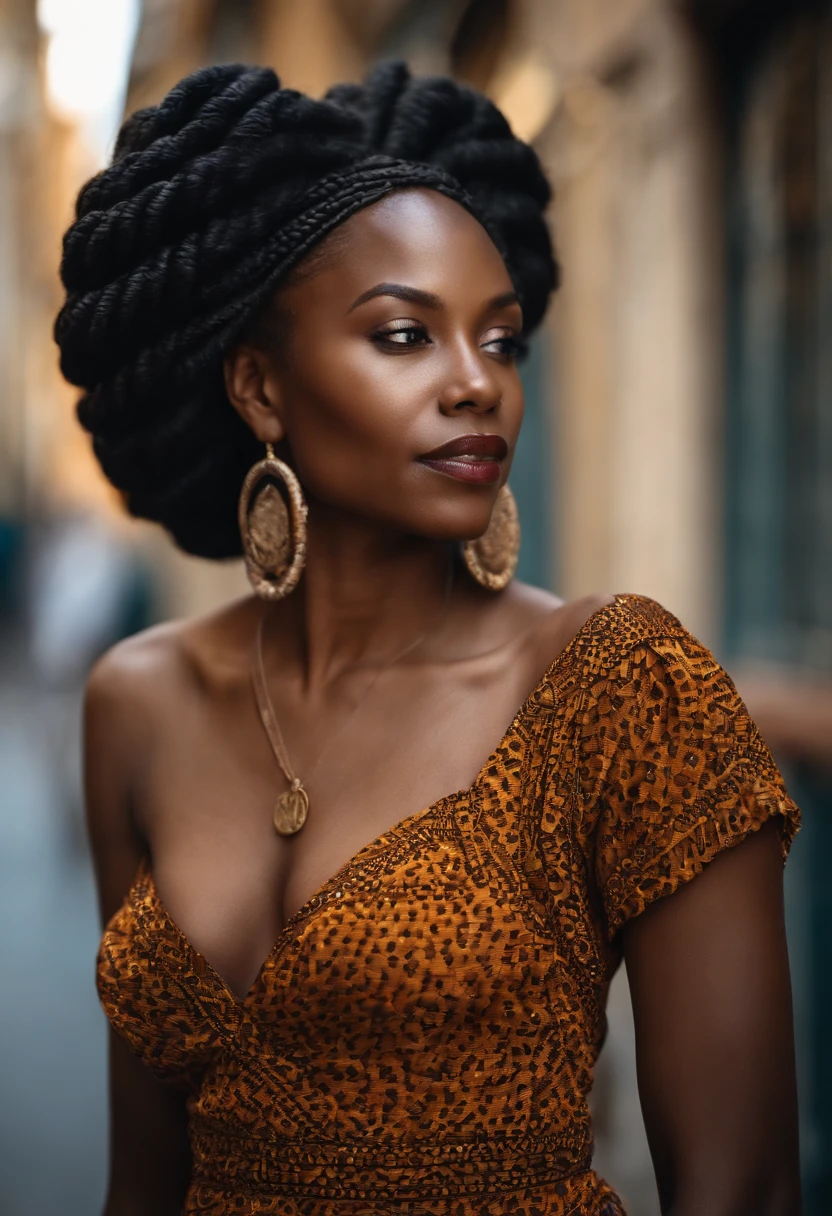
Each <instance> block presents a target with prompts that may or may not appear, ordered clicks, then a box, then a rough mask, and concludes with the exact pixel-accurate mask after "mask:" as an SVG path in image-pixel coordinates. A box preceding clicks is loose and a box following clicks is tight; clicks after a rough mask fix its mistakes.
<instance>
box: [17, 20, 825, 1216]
mask: <svg viewBox="0 0 832 1216" xmlns="http://www.w3.org/2000/svg"><path fill="white" fill-rule="evenodd" d="M390 55H394V56H403V57H405V58H406V59H408V60H409V62H410V63H411V65H412V66H413V68H414V69H415V70H416V71H419V72H443V73H452V74H453V75H455V76H456V77H458V78H460V79H462V80H466V81H469V82H471V83H472V84H474V85H475V86H477V87H478V88H480V89H483V90H484V91H486V92H487V93H489V94H490V95H491V96H492V97H493V98H494V99H495V100H496V101H497V103H498V104H499V105H500V106H501V107H502V108H503V109H504V111H505V113H506V114H507V116H508V117H509V119H510V121H511V123H512V125H513V126H514V128H515V130H516V132H517V133H518V134H519V135H521V136H522V137H524V138H526V139H530V140H533V141H534V143H535V145H536V147H537V148H538V150H539V153H540V155H541V157H542V159H543V161H544V163H545V165H546V167H547V169H548V172H549V174H550V176H551V179H552V181H553V183H554V185H555V189H556V201H555V205H554V208H553V222H554V230H555V235H556V240H557V244H558V247H559V252H560V257H561V261H562V263H563V267H564V286H563V288H562V291H561V293H560V295H559V297H558V299H557V301H556V303H555V306H554V308H553V309H552V313H551V316H550V320H549V323H548V325H547V327H546V329H545V332H543V333H542V335H541V336H540V337H539V338H538V339H537V340H536V344H535V346H534V348H533V351H532V354H531V357H530V359H529V361H528V362H527V364H526V365H525V367H524V373H523V374H524V377H525V381H526V389H527V397H528V420H527V425H526V432H525V435H524V440H523V445H522V448H521V450H520V452H519V453H518V458H517V463H516V466H515V471H514V473H513V476H512V484H513V486H514V489H515V493H516V495H517V497H518V500H519V502H520V508H521V515H522V520H523V527H524V547H523V558H522V561H523V566H522V571H521V573H522V574H523V576H524V577H526V578H528V579H530V580H531V581H533V582H537V583H540V584H541V585H545V586H549V587H552V588H553V589H555V590H557V591H558V592H559V593H560V594H562V595H564V596H574V595H578V594H581V593H583V592H587V591H592V590H601V589H603V590H615V591H639V592H642V593H645V594H649V595H652V596H655V597H656V598H657V599H659V600H660V601H661V602H663V603H664V604H665V605H666V606H667V607H669V608H671V609H672V610H673V611H674V612H676V613H677V614H678V615H679V616H680V617H681V618H682V619H683V621H684V622H685V624H687V625H688V626H689V627H690V628H691V629H692V630H693V632H694V633H696V634H698V635H699V636H700V637H701V638H702V639H703V640H704V641H705V642H706V643H708V644H709V645H710V646H711V647H712V648H713V649H714V650H715V652H716V653H717V655H718V656H719V657H720V659H721V660H722V661H723V662H725V663H726V664H727V665H728V667H729V669H730V670H731V672H732V674H734V676H735V678H736V681H737V683H738V685H739V687H740V690H741V692H742V693H743V695H744V696H745V697H746V700H747V701H748V703H749V705H750V708H751V710H752V713H753V714H754V715H755V716H756V717H757V720H758V722H759V723H760V725H761V728H762V730H763V733H764V735H765V736H766V737H767V739H768V741H769V742H770V744H771V745H772V747H773V748H774V750H775V752H776V754H777V757H778V759H779V761H780V763H781V764H782V765H783V767H784V769H785V770H786V773H787V776H788V779H789V784H790V787H791V789H792V792H793V794H794V795H795V797H796V798H797V799H798V801H799V802H800V803H801V805H802V807H803V808H804V814H805V823H804V828H803V830H802V832H801V834H800V836H799V838H798V841H797V844H796V846H795V849H794V852H793V855H792V860H791V862H790V865H789V867H788V869H787V899H788V916H789V934H790V940H791V951H792V966H793V976H794V988H795V1010H796V1019H797V1037H798V1050H799V1056H800V1061H799V1063H800V1086H801V1097H800V1100H801V1117H802V1138H803V1150H802V1151H803V1171H804V1179H805V1187H806V1213H807V1216H821V1214H822V1213H826V1212H828V1210H829V1209H828V1201H829V1195H830V1194H831V1193H832V1022H831V1021H830V1019H829V1016H828V1010H829V1007H830V998H832V954H831V950H832V947H831V946H830V943H831V942H832V895H831V894H830V891H831V890H832V887H830V883H829V880H828V874H829V863H830V859H832V401H831V400H830V389H832V3H830V2H829V0H823V3H810V2H808V0H803V2H801V0H688V2H687V3H683V2H681V0H680V2H675V0H144V3H142V2H141V0H39V2H36V0H0V663H2V676H3V679H2V685H0V731H2V734H1V735H0V924H2V925H3V926H4V930H3V933H2V938H1V939H0V941H1V942H2V945H1V946H0V949H2V977H3V978H2V985H0V1023H1V1029H0V1073H2V1081H1V1082H0V1095H2V1096H1V1097H0V1211H2V1212H3V1213H4V1214H5V1216H46V1214H51V1213H54V1212H58V1211H59V1212H61V1213H62V1216H90V1214H92V1213H95V1212H96V1211H98V1210H99V1206H100V1202H101V1198H102V1194H103V1188H104V1175H105V1155H106V1097H105V1069H104V1019H103V1015H102V1014H101V1013H100V1011H99V1009H98V1005H97V1001H96V997H95V992H94V987H93V968H94V957H95V952H96V948H97V942H98V936H99V926H98V924H97V916H96V908H95V898H94V892H93V886H92V879H91V873H90V867H89V861H88V856H87V851H86V845H85V842H84V833H83V818H82V809H81V796H80V777H79V707H80V697H81V690H82V686H83V681H84V677H85V673H86V671H87V669H88V668H89V665H90V663H91V662H92V661H93V660H94V659H95V657H96V656H97V655H98V654H99V653H101V651H102V650H103V649H105V648H106V647H107V646H109V645H110V644H112V643H113V642H114V641H115V640H117V639H118V638H119V637H121V636H124V635H125V634H127V633H130V632H132V631H134V630H136V629H139V628H142V627H144V626H146V625H148V624H150V623H152V622H153V621H156V620H158V619H160V618H164V617H168V616H180V615H184V614H190V613H195V612H202V611H205V610H207V609H209V608H211V607H213V606H214V605H216V604H217V603H218V602H220V601H222V600H223V599H226V598H230V597H232V596H233V595H236V594H237V593H239V592H240V591H242V590H244V589H245V586H246V584H245V580H244V578H243V575H242V572H241V569H240V568H239V566H238V565H237V564H233V563H232V564H210V563H205V562H200V561H197V560H194V559H190V558H187V557H184V556H183V555H181V554H178V553H176V552H175V551H174V550H173V548H172V546H171V545H170V543H169V542H168V541H167V539H166V538H165V537H164V536H163V535H162V534H161V533H159V532H158V531H157V530H155V529H153V528H151V527H150V526H146V525H143V524H140V523H136V522H134V521H129V520H127V519H126V518H125V517H124V516H123V514H122V512H121V510H120V506H119V503H118V500H117V498H116V496H115V495H114V494H113V493H112V492H111V491H110V490H109V488H108V487H107V485H106V484H105V483H104V481H103V479H102V477H101V475H100V473H99V471H98V469H97V466H96V465H95V464H94V462H93V460H92V458H91V455H90V451H89V445H88V442H87V439H86V437H85V436H84V435H83V433H82V432H81V430H80V428H79V427H78V426H77V424H76V423H75V421H74V415H73V404H74V393H73V391H71V390H70V389H68V387H67V386H66V385H65V384H63V383H62V381H61V379H60V377H59V374H58V371H57V366H56V352H55V348H54V346H53V344H52V340H51V325H52V320H53V317H54V314H55V312H56V310H57V308H58V306H59V303H60V291H59V285H58V280H57V274H56V268H57V264H58V259H59V250H60V238H61V234H62V232H63V230H64V229H65V227H66V226H67V224H68V222H69V220H70V214H71V207H72V203H73V199H74V195H75V193H76V191H77V190H78V188H79V186H80V185H81V183H82V182H83V181H84V180H85V179H86V178H87V177H88V176H89V175H90V174H91V173H93V172H94V171H95V170H96V169H97V168H99V167H100V166H101V165H102V164H103V162H104V160H105V159H106V157H107V155H108V153H109V150H110V149H111V147H112V142H113V138H114V134H115V130H116V128H117V125H118V123H119V121H120V118H121V116H122V115H123V113H124V111H125V109H126V110H132V109H134V108H136V107H138V106H142V105H146V104H149V103H151V102H155V101H158V100H159V99H160V98H161V97H162V95H163V94H164V93H165V91H166V90H167V89H168V88H169V87H170V86H171V85H173V84H174V83H175V82H176V81H177V80H178V79H179V78H180V77H181V76H182V75H184V74H185V73H186V72H189V71H191V70H192V69H194V68H196V67H198V66H201V65H203V64H208V63H212V62H222V61H229V60H244V61H249V62H259V63H267V64H271V65H273V66H274V67H275V68H276V69H277V71H278V73H279V75H280V76H281V78H282V80H283V82H284V83H285V84H287V85H291V86H294V87H297V88H300V89H303V90H306V91H309V92H311V93H313V94H320V93H321V92H323V91H324V90H325V89H326V88H327V87H328V86H329V85H330V84H331V83H333V82H334V81H336V80H343V79H354V78H357V77H359V76H360V75H361V74H362V73H363V72H364V71H365V69H366V68H367V66H368V65H370V64H371V63H372V62H373V61H375V60H377V59H379V58H383V57H386V56H390ZM610 1021H611V1029H610V1037H609V1041H608V1043H607V1046H606V1047H605V1049H604V1053H603V1056H602V1060H601V1064H600V1066H599V1070H598V1079H597V1084H596V1089H595V1097H594V1100H595V1112H596V1120H597V1130H598V1168H599V1169H600V1170H601V1171H602V1172H604V1173H606V1175H607V1176H608V1177H609V1178H610V1180H611V1181H613V1182H614V1183H615V1184H616V1185H617V1186H618V1187H619V1188H620V1190H621V1192H622V1194H623V1195H624V1196H625V1199H626V1202H627V1204H628V1211H629V1212H630V1213H631V1214H632V1216H656V1214H657V1212H658V1205H657V1201H656V1197H655V1188H654V1185H653V1182H652V1174H651V1169H650V1162H649V1156H648V1152H647V1147H646V1143H645V1140H644V1133H643V1129H642V1126H641V1119H640V1114H639V1109H638V1098H637V1093H636V1085H635V1069H634V1060H633V1046H632V1022H631V1016H630V1011H629V1003H628V996H627V985H626V978H625V977H624V976H623V975H622V976H619V977H618V979H617V980H616V983H615V985H614V988H613V992H612V996H611V1012H610ZM824 1197H825V1199H826V1202H825V1203H824Z"/></svg>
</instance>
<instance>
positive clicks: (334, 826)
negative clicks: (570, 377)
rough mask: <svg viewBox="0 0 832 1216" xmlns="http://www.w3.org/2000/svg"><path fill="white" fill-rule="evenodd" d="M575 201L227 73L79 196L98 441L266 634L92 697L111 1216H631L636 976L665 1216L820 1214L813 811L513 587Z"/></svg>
mask: <svg viewBox="0 0 832 1216" xmlns="http://www.w3.org/2000/svg"><path fill="white" fill-rule="evenodd" d="M547 201H548V189H547V186H546V183H545V180H544V178H543V176H542V173H541V171H540V168H539V165H538V163H537V160H536V158H535V156H534V154H533V153H532V151H531V150H530V149H529V148H528V147H526V146H524V145H523V144H521V143H520V142H518V141H517V140H515V139H514V138H513V137H512V135H511V132H510V130H509V129H508V127H507V124H506V123H505V121H504V120H503V119H502V117H501V116H500V114H499V113H498V112H497V111H496V110H495V109H494V107H493V106H492V105H491V104H490V103H489V102H487V101H486V100H485V99H484V98H482V97H480V96H478V95H476V94H474V93H472V92H470V91H468V90H466V89H463V88H461V87H459V86H457V85H455V84H453V83H451V82H450V81H447V80H418V81H412V80H411V79H410V78H409V75H408V73H407V71H406V69H405V68H404V67H403V66H402V65H398V64H392V65H386V66H384V67H382V68H380V69H378V70H377V71H376V72H375V73H374V74H373V75H372V76H371V77H370V79H369V80H368V81H367V83H366V84H365V85H364V86H363V87H357V86H341V87H338V88H336V89H333V90H332V91H331V93H330V94H329V95H328V97H327V98H326V99H325V100H323V101H313V100H310V99H308V98H305V97H303V96H301V95H299V94H296V93H293V92H290V91H288V90H282V89H280V88H279V86H278V82H277V80H276V78H275V77H274V75H273V73H271V72H270V71H266V70H262V69H245V68H240V67H222V68H212V69H209V70H206V71H201V72H198V73H196V74H195V75H194V76H191V77H189V78H188V79H186V80H184V81H183V82H182V83H181V84H180V85H179V86H178V87H177V88H176V89H174V90H173V91H172V93H171V94H169V96H168V97H167V98H166V99H165V101H164V102H162V104H161V105H160V106H158V107H153V108H150V109H148V110H144V111H141V112H140V113H138V114H136V115H134V116H133V117H132V118H131V119H130V120H129V121H128V122H127V123H126V124H125V126H124V128H123V130H122V133H121V135H120V138H119V141H118V144H117V147H116V153H115V157H114V161H113V164H112V165H111V166H110V167H109V168H108V169H107V170H106V171H105V172H104V173H103V174H101V175H100V176H99V177H97V178H96V179H94V180H93V181H92V182H90V183H89V184H88V185H87V187H86V188H85V189H84V191H82V193H81V196H80V198H79V203H78V213H77V220H76V223H75V224H74V225H73V227H72V228H71V229H70V231H69V232H68V234H67V238H66V242H65V248H64V260H63V266H62V272H63V278H64V282H65V285H66V288H67V292H68V298H67V302H66V305H65V307H64V309H63V310H62V312H61V315H60V317H59V319H58V323H57V328H56V334H57V339H58V342H59V344H60V347H61V355H62V366H63V369H64V372H65V374H66V375H67V376H68V378H69V379H70V380H72V381H73V382H74V383H76V384H79V385H81V386H83V388H84V390H85V394H84V396H83V398H82V400H81V402H80V406H79V412H80V417H81V421H82V422H83V423H84V425H85V426H86V427H87V428H88V429H89V430H90V431H91V432H92V435H93V438H94V444H95V450H96V452H97V454H98V457H99V459H100V461H101V463H102V465H103V467H104V470H105V472H106V473H107V475H108V476H109V477H110V478H111V480H112V481H113V482H114V484H115V485H116V486H117V487H119V488H120V489H121V490H122V491H123V493H124V494H125V496H126V500H127V503H128V505H129V507H130V509H131V510H132V511H133V512H134V513H135V514H137V515H143V516H146V517H148V518H150V519H154V520H158V521H159V522H161V523H162V524H164V525H165V526H166V527H167V528H168V530H169V531H170V532H171V533H172V535H173V537H174V539H175V540H176V541H177V542H178V543H179V545H180V546H181V547H182V548H184V549H185V550H187V551H189V552H191V553H196V554H201V555H203V556H209V557H216V558H223V557H229V556H234V555H236V554H239V553H240V552H241V550H244V551H245V554H246V558H247V563H248V568H249V573H250V575H251V577H252V583H253V586H254V588H255V591H256V592H257V594H256V595H254V596H251V597H249V598H246V599H243V600H241V601H240V602H237V603H233V604H231V605H229V606H228V607H227V608H225V609H223V610H222V611H220V612H217V613H215V614H213V615H211V616H209V617H206V618H204V619H201V620H196V621H187V622H181V623H179V622H177V623H174V624H169V625H165V626H162V627H160V628H157V629H153V630H150V631H149V632H148V633H145V634H143V635H141V636H139V637H137V638H134V639H131V640H129V641H128V642H126V643H124V644H122V645H120V646H118V647H117V648H116V649H115V650H113V651H112V652H111V653H110V654H109V655H107V656H106V657H105V658H104V659H103V661H102V662H101V663H100V664H99V665H98V667H97V668H96V670H95V671H94V672H93V674H92V677H91V679H90V682H89V692H88V701H87V735H86V737H87V744H86V754H87V792H88V807H89V824H90V833H91V839H92V844H93V850H94V855H95V861H96V867H97V873H98V881H99V884H100V897H101V906H102V911H103V916H104V920H105V923H106V930H105V934H104V938H103V941H102V946H101V953H100V957H99V972H98V982H99V990H100V993H101V997H102V1000H103V1003H104V1006H105V1009H106V1011H107V1014H108V1016H109V1018H110V1021H111V1023H112V1028H113V1032H114V1033H113V1038H112V1172H111V1181H110V1190H109V1197H108V1199H107V1206H106V1212H107V1216H128V1214H129V1216H133V1214H137V1216H139V1214H140V1216H145V1214H147V1216H151V1214H152V1216H164V1214H165V1213H174V1212H180V1211H183V1210H184V1211H185V1212H187V1213H195V1212H208V1213H215V1214H216V1216H220V1214H223V1216H224V1214H226V1213H229V1212H232V1211H233V1212H240V1213H254V1212H259V1213H263V1212H268V1213H282V1214H287V1216H288V1214H290V1213H291V1214H295V1213H314V1214H315V1216H324V1214H326V1216H329V1214H330V1213H333V1214H334V1213H354V1214H356V1216H357V1214H359V1213H362V1214H364V1213H387V1212H390V1213H392V1212H400V1213H422V1214H425V1213H430V1214H431V1216H433V1214H436V1216H440V1214H441V1216H447V1214H450V1213H455V1214H456V1213H459V1214H461V1213H489V1214H491V1213H493V1214H495V1216H496V1214H497V1213H507V1212H512V1213H514V1214H525V1216H532V1214H533V1213H534V1214H542V1213H547V1214H549V1213H551V1214H558V1216H566V1213H583V1214H586V1216H589V1214H591V1216H602V1214H603V1216H614V1214H615V1213H620V1212H621V1211H622V1210H623V1209H622V1207H621V1204H620V1200H619V1199H618V1198H617V1197H616V1196H615V1195H614V1194H613V1192H612V1191H611V1189H610V1188H609V1187H608V1186H607V1185H606V1184H605V1183H604V1182H603V1181H601V1180H600V1179H599V1178H598V1177H597V1176H596V1175H595V1174H594V1173H593V1171H592V1169H591V1155H592V1135H591V1128H590V1122H589V1116H588V1112H587V1094H588V1091H589V1089H590V1086H591V1080H592V1068H593V1064H594V1061H595V1058H596V1056H597V1052H598V1050H599V1047H600V1044H601V1041H602V1038H603V1033H604V1003H605V996H606V992H607V988H608V985H609V982H610V979H611V977H612V975H613V973H614V971H615V969H616V967H617V966H618V964H619V963H620V961H621V959H622V956H623V957H624V958H625V959H626V963H627V968H628V972H629V977H630V983H631V986H632V990H633V997H634V1005H635V1013H636V1023H637V1032H638V1066H639V1077H640V1087H641V1095H642V1103H643V1108H644V1115H645V1120H646V1124H647V1129H648V1134H649V1137H650V1144H651V1148H652V1152H653V1156H654V1160H655V1165H656V1175H657V1179H658V1186H659V1190H660V1193H661V1196H662V1204H663V1210H664V1211H665V1212H668V1213H673V1216H703V1214H704V1213H706V1212H707V1213H708V1214H709V1216H751V1214H752V1213H753V1214H754V1216H762V1214H766V1216H787V1214H788V1216H794V1213H795V1212H797V1211H798V1206H799V1199H798V1183H797V1164H796V1158H797V1153H796V1129H795V1097H794V1070H793V1061H792V1039H791V1035H792V1032H791V1020H790V997H789V980H788V966H787V960H786V949H785V944H784V931H783V914H782V899H781V870H782V859H783V855H784V852H785V849H786V847H787V846H788V844H789V843H790V841H791V838H792V836H793V833H794V831H795V829H796V810H795V808H794V806H793V804H792V803H791V802H790V801H789V799H788V797H787V795H786V793H785V791H784V789H783V786H782V783H781V781H780V778H779V775H778V773H777V771H776V769H775V767H774V765H773V763H772V760H771V757H770V755H769V753H768V751H767V750H766V748H765V746H764V744H763V743H762V742H761V740H760V738H759V736H758V734H757V733H756V731H755V729H754V726H753V724H752V723H751V722H750V721H749V719H748V716H747V714H746V711H745V709H744V707H743V705H742V702H741V701H740V700H739V699H738V697H737V695H736V692H735V690H734V688H733V686H732V684H731V682H730V680H729V679H728V677H727V676H726V675H725V673H724V672H723V671H722V670H721V669H720V668H719V666H718V665H717V664H716V663H715V662H714V660H713V659H712V657H711V656H710V655H709V654H708V652H707V650H705V648H704V647H702V646H701V645H700V644H699V643H698V642H696V641H695V640H694V639H693V638H692V637H691V636H690V635H689V634H688V633H687V632H686V631H685V630H684V629H683V627H682V626H681V625H680V624H679V622H678V621H677V620H676V619H675V618H674V617H672V616H671V615H670V614H669V613H668V612H666V611H665V610H663V609H662V608H660V607H659V606H658V605H657V604H655V603H653V602H652V601H650V600H646V599H644V598H641V597H638V596H607V595H599V596H594V597H589V598H584V599H581V600H578V601H574V602H570V603H563V602H562V601H560V600H557V599H556V598H554V597H553V596H550V595H548V594H546V593H544V592H542V591H539V590H536V589H533V588H530V587H525V586H522V585H520V584H519V583H517V582H516V581H511V575H512V573H513V569H514V566H515V564H516V557H517V543H518V536H517V529H516V520H515V516H514V511H513V506H512V500H511V498H510V496H509V493H508V491H507V490H506V489H504V487H505V483H506V479H507V476H508V471H509V468H510V464H511V457H512V453H513V451H514V447H515V443H516V440H517V436H518V431H519V428H520V422H521V417H522V412H523V402H522V393H521V388H520V382H519V378H518V373H517V367H516V357H517V354H518V352H519V351H520V349H521V346H522V342H523V340H524V337H525V335H527V334H528V333H529V332H530V331H531V330H532V329H533V328H534V327H535V326H536V325H537V324H538V323H539V321H540V320H541V318H542V315H543V312H544V310H545V307H546V302H547V298H548V295H549V293H550V290H551V288H552V287H553V285H554V283H555V279H556V273H555V266H554V262H553V259H552V255H551V249H550V245H549V241H548V236H547V231H546V227H545V223H544V219H543V208H544V207H545V205H546V203H547ZM238 496H239V508H238ZM459 542H462V546H461V547H460V543H459ZM518 707H519V708H518ZM489 748H492V749H493V750H492V751H491V752H490V753H489V751H488V749H489ZM449 791H455V792H450V793H449ZM368 842H369V843H368ZM693 878H696V881H695V882H689V881H688V880H690V879H693Z"/></svg>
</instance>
